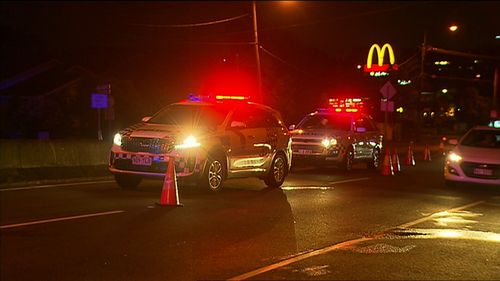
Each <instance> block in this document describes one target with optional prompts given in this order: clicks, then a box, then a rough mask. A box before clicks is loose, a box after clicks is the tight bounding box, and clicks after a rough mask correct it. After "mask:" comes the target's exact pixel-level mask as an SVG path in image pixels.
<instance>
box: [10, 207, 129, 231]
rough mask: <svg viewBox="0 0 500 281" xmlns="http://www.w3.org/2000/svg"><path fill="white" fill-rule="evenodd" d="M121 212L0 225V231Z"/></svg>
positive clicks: (114, 212) (119, 211)
mask: <svg viewBox="0 0 500 281" xmlns="http://www.w3.org/2000/svg"><path fill="white" fill-rule="evenodd" d="M123 212H125V211H122V210H117V211H109V212H102V213H94V214H86V215H79V216H71V217H62V218H55V219H46V220H39V221H31V222H24V223H16V224H7V225H0V229H7V228H15V227H22V226H29V225H35V224H43V223H50V222H59V221H67V220H76V219H83V218H90V217H98V216H106V215H113V214H118V213H123Z"/></svg>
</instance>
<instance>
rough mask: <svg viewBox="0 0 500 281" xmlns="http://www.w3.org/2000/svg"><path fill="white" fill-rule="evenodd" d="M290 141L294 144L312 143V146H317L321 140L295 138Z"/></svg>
mask: <svg viewBox="0 0 500 281" xmlns="http://www.w3.org/2000/svg"><path fill="white" fill-rule="evenodd" d="M292 141H293V142H294V143H313V144H317V145H320V144H321V140H318V139H297V138H293V139H292Z"/></svg>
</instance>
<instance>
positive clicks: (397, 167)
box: [391, 146, 401, 173]
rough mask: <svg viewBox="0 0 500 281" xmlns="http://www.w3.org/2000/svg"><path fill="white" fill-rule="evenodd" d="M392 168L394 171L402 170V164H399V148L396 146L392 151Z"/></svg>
mask: <svg viewBox="0 0 500 281" xmlns="http://www.w3.org/2000/svg"><path fill="white" fill-rule="evenodd" d="M391 160H392V170H393V171H394V173H399V172H401V165H399V156H398V150H397V149H396V146H394V149H393V151H392V159H391Z"/></svg>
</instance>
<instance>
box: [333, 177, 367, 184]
mask: <svg viewBox="0 0 500 281" xmlns="http://www.w3.org/2000/svg"><path fill="white" fill-rule="evenodd" d="M369 179H370V178H357V179H348V180H342V181H331V182H329V184H340V183H348V182H355V181H364V180H369Z"/></svg>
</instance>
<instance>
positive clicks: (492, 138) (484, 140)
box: [460, 130, 500, 149]
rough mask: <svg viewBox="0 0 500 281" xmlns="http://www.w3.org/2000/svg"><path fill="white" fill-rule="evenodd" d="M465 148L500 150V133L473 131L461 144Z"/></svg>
mask: <svg viewBox="0 0 500 281" xmlns="http://www.w3.org/2000/svg"><path fill="white" fill-rule="evenodd" d="M460 144H461V145H464V146H471V147H482V148H497V149H498V148H500V131H489V130H472V131H470V132H469V133H468V134H467V135H466V136H465V137H464V139H463V140H462V142H461V143H460Z"/></svg>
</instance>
